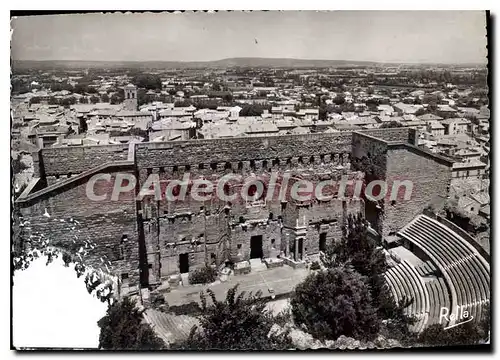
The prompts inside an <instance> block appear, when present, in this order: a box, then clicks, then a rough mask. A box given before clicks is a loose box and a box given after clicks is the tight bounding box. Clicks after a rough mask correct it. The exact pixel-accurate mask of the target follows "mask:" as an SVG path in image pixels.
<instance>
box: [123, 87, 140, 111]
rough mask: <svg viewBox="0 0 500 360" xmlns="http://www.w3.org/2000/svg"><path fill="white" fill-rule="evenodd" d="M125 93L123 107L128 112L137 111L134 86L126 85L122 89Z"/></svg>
mask: <svg viewBox="0 0 500 360" xmlns="http://www.w3.org/2000/svg"><path fill="white" fill-rule="evenodd" d="M123 91H124V93H125V100H123V107H124V109H125V110H128V111H136V110H137V88H136V87H135V85H132V84H128V85H127V86H125V87H124V88H123Z"/></svg>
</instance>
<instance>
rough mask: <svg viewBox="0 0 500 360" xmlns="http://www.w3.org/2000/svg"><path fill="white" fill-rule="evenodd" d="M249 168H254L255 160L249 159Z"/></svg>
mask: <svg viewBox="0 0 500 360" xmlns="http://www.w3.org/2000/svg"><path fill="white" fill-rule="evenodd" d="M250 168H251V169H255V160H250Z"/></svg>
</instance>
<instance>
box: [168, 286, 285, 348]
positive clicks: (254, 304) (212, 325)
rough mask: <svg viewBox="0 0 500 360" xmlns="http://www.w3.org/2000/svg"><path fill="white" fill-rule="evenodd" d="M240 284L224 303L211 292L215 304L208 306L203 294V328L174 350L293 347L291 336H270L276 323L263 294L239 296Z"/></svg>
mask: <svg viewBox="0 0 500 360" xmlns="http://www.w3.org/2000/svg"><path fill="white" fill-rule="evenodd" d="M237 288H238V285H236V286H235V287H233V288H231V289H229V290H228V292H227V294H226V299H225V300H224V301H217V299H216V297H215V294H214V293H213V292H212V290H210V289H208V290H207V291H206V292H207V294H208V296H209V297H210V299H211V300H212V304H210V305H207V298H206V295H205V293H203V292H202V293H201V295H200V297H201V310H202V315H201V316H200V317H199V321H200V328H198V327H193V329H192V330H191V333H190V335H189V338H188V339H187V340H186V341H184V342H182V343H178V344H174V345H173V348H174V349H185V350H209V349H217V350H279V349H288V348H291V347H292V344H291V342H290V339H289V338H288V334H281V335H274V334H270V331H271V328H272V326H273V325H274V324H275V319H274V318H273V316H272V315H271V314H270V313H269V312H268V311H267V310H266V309H265V307H266V303H265V300H264V299H263V298H262V297H261V293H260V292H257V293H256V294H255V295H252V294H251V293H250V294H248V296H245V295H246V293H245V292H241V293H240V294H238V295H237V296H236V291H237Z"/></svg>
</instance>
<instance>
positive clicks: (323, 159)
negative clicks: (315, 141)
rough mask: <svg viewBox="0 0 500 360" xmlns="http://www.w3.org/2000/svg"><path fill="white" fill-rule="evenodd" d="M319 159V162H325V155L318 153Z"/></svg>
mask: <svg viewBox="0 0 500 360" xmlns="http://www.w3.org/2000/svg"><path fill="white" fill-rule="evenodd" d="M319 160H320V162H321V164H324V163H325V155H320V156H319Z"/></svg>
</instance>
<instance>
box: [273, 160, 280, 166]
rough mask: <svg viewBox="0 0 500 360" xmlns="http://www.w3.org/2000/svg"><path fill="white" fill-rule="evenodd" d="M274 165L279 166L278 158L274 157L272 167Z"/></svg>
mask: <svg viewBox="0 0 500 360" xmlns="http://www.w3.org/2000/svg"><path fill="white" fill-rule="evenodd" d="M274 166H280V160H279V159H274V160H273V167H274Z"/></svg>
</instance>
